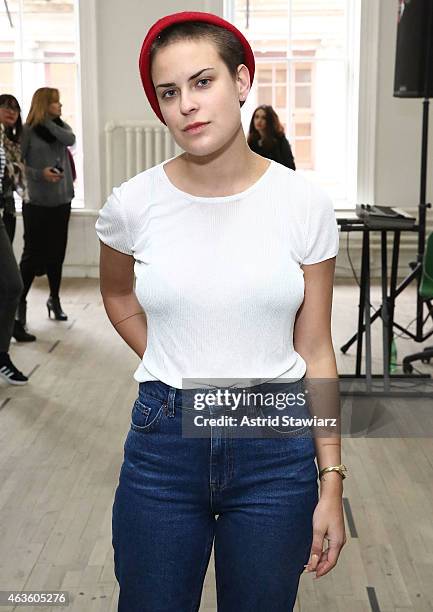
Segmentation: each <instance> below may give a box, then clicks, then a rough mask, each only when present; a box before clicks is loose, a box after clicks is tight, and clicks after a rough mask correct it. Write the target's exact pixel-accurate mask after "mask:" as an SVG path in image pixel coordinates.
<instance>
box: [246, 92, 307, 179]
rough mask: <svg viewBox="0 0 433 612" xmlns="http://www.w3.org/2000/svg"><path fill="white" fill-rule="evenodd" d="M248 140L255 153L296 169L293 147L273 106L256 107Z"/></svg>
mask: <svg viewBox="0 0 433 612" xmlns="http://www.w3.org/2000/svg"><path fill="white" fill-rule="evenodd" d="M247 140H248V144H249V146H250V149H251V150H252V151H254V153H258V154H259V155H261V156H262V157H266V158H267V159H273V160H274V161H276V162H278V163H279V164H283V166H287V167H288V168H291V169H292V170H296V166H295V160H294V158H293V154H292V149H291V148H290V144H289V141H288V140H287V138H286V136H285V134H284V128H283V126H282V125H281V123H280V120H279V119H278V115H277V113H276V112H275V111H274V109H273V108H272V106H268V105H267V104H262V105H261V106H258V107H257V108H256V110H255V111H254V113H253V116H252V118H251V123H250V129H249V132H248V139H247Z"/></svg>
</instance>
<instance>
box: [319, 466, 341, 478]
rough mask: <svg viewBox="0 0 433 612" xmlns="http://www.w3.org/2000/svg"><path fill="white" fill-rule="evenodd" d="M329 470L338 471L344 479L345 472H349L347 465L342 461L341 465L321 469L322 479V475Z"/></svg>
mask: <svg viewBox="0 0 433 612" xmlns="http://www.w3.org/2000/svg"><path fill="white" fill-rule="evenodd" d="M328 472H338V473H339V474H340V476H341V478H342V480H344V479H345V478H346V475H345V473H344V472H347V467H346V466H345V465H343V464H342V463H341V464H340V465H329V466H328V467H324V468H322V469H321V470H319V480H321V479H322V476H323V475H324V474H327V473H328Z"/></svg>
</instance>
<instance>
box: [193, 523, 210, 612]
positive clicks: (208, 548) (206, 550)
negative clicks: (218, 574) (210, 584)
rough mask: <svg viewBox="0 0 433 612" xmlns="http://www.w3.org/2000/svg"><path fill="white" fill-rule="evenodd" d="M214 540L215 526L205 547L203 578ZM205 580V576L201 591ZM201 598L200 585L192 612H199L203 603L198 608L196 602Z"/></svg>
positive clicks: (201, 570) (201, 568)
mask: <svg viewBox="0 0 433 612" xmlns="http://www.w3.org/2000/svg"><path fill="white" fill-rule="evenodd" d="M213 538H214V525H213V526H212V532H211V534H210V537H209V538H208V541H207V543H206V547H205V550H204V555H203V559H202V562H201V567H200V576H203V573H204V571H205V567H204V565H205V563H206V559H207V558H208V557H209V555H210V551H211V549H212V542H213ZM204 578H205V576H203V581H202V583H201V590H202V589H203V583H204ZM199 598H200V585H199V588H198V589H197V592H196V596H195V601H194V602H193V605H192V607H191V612H198V610H199V608H200V603H201V602H200V601H199V602H198V603H199V605H198V607H197V606H196V602H197V600H198V599H199Z"/></svg>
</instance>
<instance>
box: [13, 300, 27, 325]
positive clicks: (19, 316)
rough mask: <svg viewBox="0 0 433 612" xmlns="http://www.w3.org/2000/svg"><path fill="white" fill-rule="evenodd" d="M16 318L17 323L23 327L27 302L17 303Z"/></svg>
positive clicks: (25, 319) (25, 323)
mask: <svg viewBox="0 0 433 612" xmlns="http://www.w3.org/2000/svg"><path fill="white" fill-rule="evenodd" d="M16 318H17V319H18V321H19V322H20V323H21V325H22V326H23V327H25V326H26V325H27V302H26V300H21V301H20V302H19V304H18V309H17V317H16Z"/></svg>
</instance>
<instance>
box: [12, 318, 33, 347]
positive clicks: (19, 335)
mask: <svg viewBox="0 0 433 612" xmlns="http://www.w3.org/2000/svg"><path fill="white" fill-rule="evenodd" d="M12 336H13V337H14V338H15V340H16V341H17V342H34V341H35V340H36V336H34V335H33V334H29V333H28V332H27V331H26V330H25V328H24V325H23V324H22V323H21V321H17V320H15V321H14V331H13V332H12Z"/></svg>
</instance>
